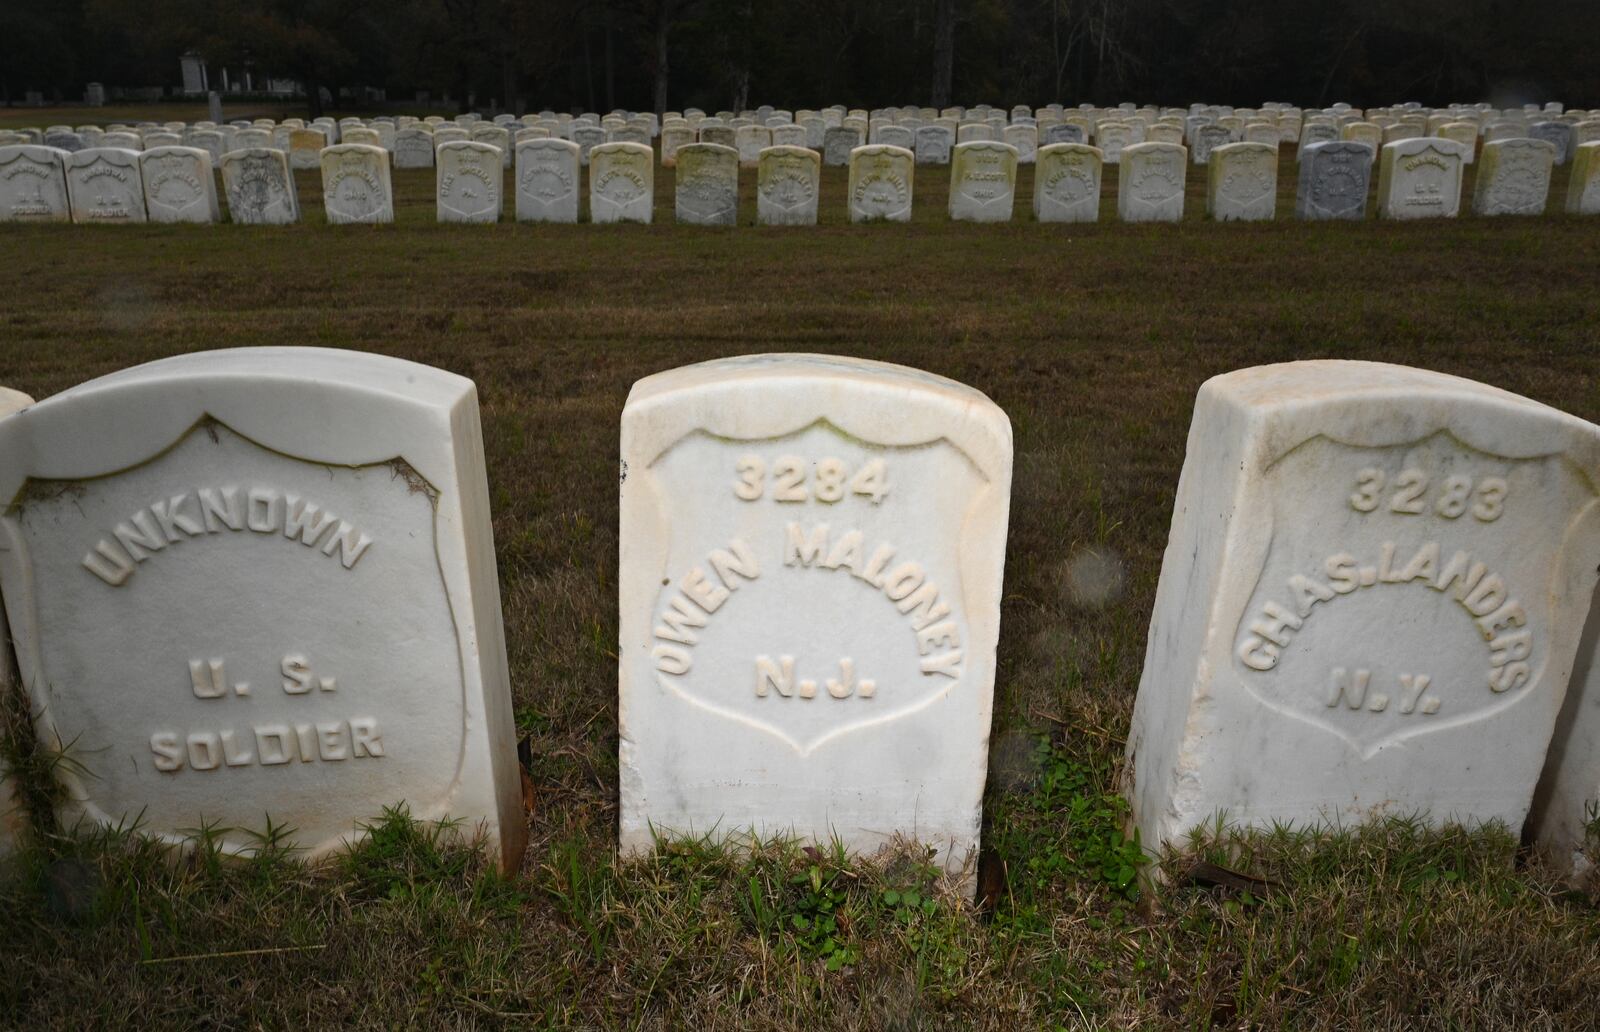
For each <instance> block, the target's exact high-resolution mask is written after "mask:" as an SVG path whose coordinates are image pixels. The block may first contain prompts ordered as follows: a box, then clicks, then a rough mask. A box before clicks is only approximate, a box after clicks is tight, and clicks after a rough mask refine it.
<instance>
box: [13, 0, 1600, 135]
mask: <svg viewBox="0 0 1600 1032" xmlns="http://www.w3.org/2000/svg"><path fill="white" fill-rule="evenodd" d="M1597 45H1600V3H1596V2H1595V0H1524V2H1519V3H1511V2H1509V0H1303V2H1301V3H1295V4H1285V3H1282V2H1281V0H809V2H807V3H802V4H776V3H757V2H756V0H387V2H385V3H381V4H374V3H365V4H353V3H349V2H347V0H51V2H49V3H43V4H41V3H27V2H23V0H9V2H6V3H0V100H3V101H5V102H9V103H15V102H18V101H20V100H21V98H22V96H23V94H24V92H25V91H30V90H38V91H42V92H44V93H45V94H46V95H47V97H49V98H51V99H65V100H76V99H79V98H81V96H82V91H83V86H84V84H85V83H88V82H102V83H105V84H106V85H108V86H174V85H178V83H179V58H180V56H181V55H183V54H185V53H188V52H194V53H197V54H199V55H200V56H201V57H202V58H203V59H204V60H205V61H206V62H207V64H208V66H210V67H211V68H213V69H220V68H223V67H227V68H229V69H230V70H231V71H232V72H233V73H234V74H237V73H238V72H239V71H240V70H241V69H244V68H247V67H248V68H250V69H252V70H253V72H254V73H255V74H256V75H258V76H263V75H270V76H272V77H275V78H286V79H294V80H297V81H299V82H300V83H302V84H303V85H304V86H305V88H306V92H307V95H308V96H307V101H308V106H310V107H311V108H312V109H313V111H314V112H317V111H320V109H321V107H322V104H321V102H320V98H321V97H322V96H323V95H324V91H326V95H328V96H331V97H332V98H334V99H333V106H337V105H338V103H339V101H338V98H339V97H340V94H341V90H343V89H346V88H351V87H361V86H368V87H375V88H380V89H383V90H385V91H387V96H388V98H389V100H390V101H391V102H396V103H409V102H412V101H413V100H414V99H415V98H416V97H417V95H418V94H419V93H422V92H426V93H427V94H429V95H430V97H431V98H433V99H435V100H438V99H440V98H443V97H445V96H448V97H450V98H451V101H452V103H453V105H454V106H455V107H457V108H458V109H460V110H465V109H466V108H467V107H468V106H469V105H471V106H475V107H477V108H479V109H487V108H490V107H494V108H497V109H502V110H513V111H517V110H526V109H538V108H546V107H548V108H553V109H556V110H577V109H583V110H591V111H605V110H610V109H612V108H627V109H630V110H645V111H648V110H652V109H653V110H656V111H658V112H659V111H661V110H664V109H667V108H678V109H681V108H684V107H689V106H697V107H702V108H705V109H707V110H714V109H720V108H731V109H740V108H745V107H748V106H751V105H755V104H761V103H769V104H773V105H775V106H779V107H790V108H794V107H819V106H823V105H827V104H833V103H839V104H848V105H852V106H861V107H875V106H884V105H890V104H931V105H934V106H944V105H947V104H952V103H959V104H975V103H979V102H987V103H992V104H1012V103H1027V104H1045V103H1050V102H1055V101H1059V102H1062V103H1066V104H1069V105H1071V104H1077V103H1080V102H1085V101H1087V102H1092V103H1096V104H1113V103H1117V102H1120V101H1124V100H1137V101H1139V102H1149V103H1158V104H1173V105H1181V104H1187V103H1189V102H1191V101H1196V100H1203V101H1206V102H1211V103H1232V104H1241V105H1243V104H1256V103H1260V102H1261V101H1265V100H1283V101H1289V102H1293V103H1298V104H1303V105H1326V104H1331V103H1333V102H1335V101H1339V100H1345V101H1348V102H1350V103H1354V104H1357V105H1367V104H1380V103H1394V102H1400V101H1407V100H1415V101H1420V102H1422V103H1424V104H1444V103H1448V102H1451V101H1457V100H1465V101H1476V100H1489V101H1491V102H1496V103H1501V104H1512V103H1522V102H1524V101H1542V100H1546V99H1560V100H1564V101H1566V102H1567V103H1569V104H1574V105H1583V106H1591V105H1594V104H1597V103H1600V60H1596V53H1595V50H1596V46H1597Z"/></svg>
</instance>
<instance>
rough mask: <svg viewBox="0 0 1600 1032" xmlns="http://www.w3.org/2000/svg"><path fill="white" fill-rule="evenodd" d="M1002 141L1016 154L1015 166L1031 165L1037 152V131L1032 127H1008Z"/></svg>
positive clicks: (1002, 135)
mask: <svg viewBox="0 0 1600 1032" xmlns="http://www.w3.org/2000/svg"><path fill="white" fill-rule="evenodd" d="M1001 137H1002V139H1003V140H1004V141H1005V142H1006V143H1008V144H1010V145H1011V146H1012V147H1013V148H1014V149H1015V150H1016V152H1017V164H1019V165H1031V164H1033V162H1034V157H1035V155H1037V154H1038V152H1039V130H1038V129H1037V128H1035V127H1034V126H1032V125H1008V126H1006V128H1005V131H1004V132H1003V133H1002V134H1001Z"/></svg>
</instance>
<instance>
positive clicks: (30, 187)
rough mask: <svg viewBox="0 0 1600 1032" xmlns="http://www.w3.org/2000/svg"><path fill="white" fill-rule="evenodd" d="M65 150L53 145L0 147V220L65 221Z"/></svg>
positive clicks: (67, 211)
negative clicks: (57, 148)
mask: <svg viewBox="0 0 1600 1032" xmlns="http://www.w3.org/2000/svg"><path fill="white" fill-rule="evenodd" d="M66 161H67V153H66V151H61V150H56V149H55V148H53V147H35V146H33V145H32V144H25V143H24V144H11V145H9V146H5V147H0V222H67V221H69V220H70V219H71V218H72V207H71V205H70V204H69V202H68V200H67V165H66Z"/></svg>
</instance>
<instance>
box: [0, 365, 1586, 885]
mask: <svg viewBox="0 0 1600 1032" xmlns="http://www.w3.org/2000/svg"><path fill="white" fill-rule="evenodd" d="M308 412H315V413H316V414H317V418H316V419H314V420H313V419H307V418H306V414H307V413H308ZM0 413H9V414H8V415H4V416H3V418H0V495H3V496H5V497H7V498H12V499H15V501H14V502H13V503H12V505H11V507H10V508H9V509H8V511H7V512H6V514H5V516H4V522H5V530H6V533H7V541H8V546H7V548H6V549H5V550H4V551H0V588H3V589H4V602H5V609H6V613H7V615H8V616H9V628H10V632H11V633H10V635H9V639H8V640H9V641H10V642H11V643H14V647H15V650H16V660H17V669H19V670H20V671H21V680H22V683H21V685H20V686H8V685H6V684H4V683H3V681H0V691H16V690H20V691H21V692H22V693H23V695H24V696H25V698H26V699H27V701H28V705H25V706H9V707H7V711H8V712H12V713H16V712H28V713H31V714H34V719H35V722H36V726H35V729H34V730H35V732H36V735H37V741H38V745H37V748H38V749H39V750H41V751H42V752H43V753H44V754H46V755H49V754H54V753H65V754H66V757H67V760H68V761H69V762H59V763H49V762H40V763H37V764H34V765H33V766H34V767H35V768H36V769H39V770H44V769H46V768H48V769H50V770H51V771H53V774H54V776H55V777H56V778H57V779H59V781H60V785H59V786H58V787H59V791H57V792H56V793H54V794H53V795H51V796H50V798H51V799H53V800H54V807H55V808H54V810H53V811H51V812H50V814H49V815H41V819H45V820H50V819H54V821H55V822H56V823H57V824H58V825H59V826H63V827H68V828H70V827H72V826H74V825H76V824H77V823H78V822H88V823H89V824H91V825H93V824H97V823H98V824H106V825H111V826H118V825H119V824H121V823H123V822H125V821H127V820H128V819H129V818H130V817H133V816H135V815H137V816H139V818H140V819H141V821H142V827H143V828H144V830H145V831H146V832H148V833H150V834H154V835H156V836H158V837H160V838H162V839H165V840H167V841H170V842H173V843H174V844H178V843H182V842H183V841H184V840H185V839H186V838H188V837H190V836H192V832H190V831H186V830H185V829H193V828H198V827H209V828H211V829H213V834H212V836H211V838H212V840H213V841H214V842H215V843H218V844H220V845H222V846H223V847H224V848H226V849H232V850H237V851H249V850H250V849H251V848H254V847H257V846H259V845H260V843H261V838H260V833H259V829H260V827H261V822H262V821H263V820H264V819H266V818H268V817H270V818H271V819H272V821H273V822H274V823H275V824H276V825H278V826H279V827H280V828H290V829H294V830H293V831H292V833H290V835H289V837H290V839H291V840H292V841H293V842H295V843H296V844H298V845H300V846H302V847H304V848H305V849H306V850H307V851H308V852H309V853H310V854H311V855H313V856H315V855H319V854H323V853H326V852H329V851H331V850H334V849H336V848H338V847H339V845H340V843H341V842H343V841H346V840H348V839H351V838H357V837H359V835H360V833H361V829H360V822H361V821H362V820H363V819H365V818H367V817H370V816H371V815H372V814H373V813H374V812H376V811H377V810H378V809H380V808H381V807H382V806H384V805H387V804H390V803H393V802H395V801H396V800H401V799H404V800H407V801H409V802H410V803H411V804H412V806H413V810H414V812H415V813H416V815H417V816H419V817H429V818H432V817H440V818H453V819H457V820H459V821H461V822H462V823H463V825H464V826H465V827H467V828H469V829H481V830H482V831H483V832H484V834H485V837H486V841H487V842H488V843H489V844H490V845H491V846H493V847H497V848H498V851H499V858H500V861H501V862H502V863H503V864H505V865H507V866H514V865H515V864H516V862H517V859H518V856H519V854H520V851H521V848H522V843H523V840H524V837H525V834H526V821H525V815H524V813H523V794H522V788H521V784H520V781H519V775H518V761H517V749H516V745H515V734H514V722H513V719H512V704H511V697H510V689H509V680H508V673H507V665H506V649H505V638H504V631H503V627H502V623H501V613H500V603H499V598H498V595H497V590H496V584H497V578H496V563H495V554H494V546H493V539H492V534H491V529H490V528H491V522H490V511H489V501H490V494H489V490H488V484H487V477H486V471H485V465H484V453H483V444H482V441H483V438H482V430H481V428H480V426H479V418H478V405H477V394H476V388H475V387H474V385H473V384H472V383H471V382H470V381H468V380H465V379H463V378H461V377H458V376H455V375H452V374H449V373H446V372H443V371H441V370H437V369H432V368H428V367H425V366H419V365H415V364H412V363H408V362H402V361H400V360H396V359H391V358H387V357H383V356H377V355H365V354H357V353H353V352H343V351H335V350H329V349H309V348H272V349H239V350H234V351H223V352H209V353H204V354H190V355H184V356H179V357H176V358H171V359H166V360H163V361H160V362H156V363H151V364H149V365H146V366H140V367H136V368H134V369H130V370H126V371H124V372H122V373H119V374H116V375H114V376H111V377H108V378H105V379H102V380H99V381H95V382H92V383H90V384H87V385H83V386H82V387H79V388H74V389H71V390H68V391H66V392H64V393H62V394H60V395H57V396H55V397H53V398H50V399H48V400H47V401H45V402H43V403H40V404H37V405H33V404H31V402H30V399H28V398H26V397H24V396H22V395H20V394H17V393H16V392H6V391H0ZM1188 440H1189V448H1188V453H1187V455H1186V458H1185V462H1184V466H1183V472H1182V475H1181V477H1180V478H1179V481H1178V484H1177V489H1176V497H1175V500H1174V506H1173V509H1174V516H1173V521H1172V528H1171V535H1170V540H1169V545H1168V548H1167V552H1166V556H1165V559H1164V560H1163V563H1162V569H1161V577H1160V583H1159V585H1158V588H1157V591H1156V601H1155V611H1154V615H1153V617H1152V619H1151V622H1150V626H1149V636H1148V648H1147V652H1146V656H1145V662H1144V670H1143V676H1142V679H1141V682H1140V686H1139V694H1138V699H1137V703H1136V706H1135V711H1134V716H1133V722H1132V726H1131V728H1130V729H1129V733H1128V738H1127V761H1126V764H1127V765H1126V776H1125V781H1124V784H1123V788H1124V790H1125V792H1126V794H1127V797H1128V799H1129V801H1130V804H1131V811H1132V820H1133V823H1134V825H1135V826H1136V827H1137V828H1138V829H1139V831H1140V834H1141V839H1140V841H1141V842H1142V844H1143V845H1144V846H1145V847H1146V848H1147V849H1150V850H1155V849H1158V848H1159V847H1161V846H1163V845H1168V844H1171V845H1182V844H1183V842H1184V841H1185V840H1186V838H1187V836H1188V835H1189V834H1190V833H1191V832H1193V831H1195V830H1196V829H1202V828H1204V827H1206V826H1208V825H1211V824H1213V823H1214V822H1216V821H1217V820H1218V819H1219V817H1220V818H1222V819H1225V820H1231V821H1234V822H1237V823H1239V824H1242V825H1247V826H1251V827H1272V826H1274V825H1277V824H1294V825H1319V826H1320V825H1333V826H1344V825H1348V824H1350V823H1353V822H1357V821H1361V820H1365V819H1367V818H1370V817H1373V816H1381V815H1383V814H1388V813H1392V814H1397V815H1402V816H1406V817H1408V818H1414V817H1419V816H1420V817H1422V818H1425V819H1427V820H1430V821H1456V822H1462V823H1465V824H1468V825H1475V824H1479V823H1487V822H1501V823H1503V824H1505V825H1507V826H1509V827H1510V828H1512V829H1513V830H1515V829H1519V828H1521V827H1522V825H1523V822H1524V821H1525V820H1526V819H1527V818H1529V816H1530V814H1531V815H1532V824H1531V831H1532V834H1533V837H1534V839H1535V840H1536V841H1538V843H1539V844H1540V845H1541V846H1542V847H1543V848H1544V849H1545V850H1546V851H1547V852H1548V853H1549V854H1550V855H1552V856H1553V857H1554V858H1555V860H1556V862H1557V863H1558V864H1559V865H1560V866H1562V867H1563V868H1564V869H1566V870H1567V871H1569V872H1571V873H1581V872H1582V871H1583V870H1585V869H1586V868H1587V866H1589V865H1590V863H1591V862H1592V859H1593V857H1594V855H1595V852H1596V849H1597V847H1600V842H1597V840H1596V839H1595V837H1594V836H1595V832H1596V827H1595V813H1596V810H1595V808H1594V804H1595V800H1596V799H1597V798H1600V706H1596V705H1594V703H1593V699H1594V695H1595V693H1596V692H1600V665H1596V664H1595V662H1594V661H1595V658H1596V657H1595V655H1594V652H1595V649H1596V641H1595V639H1596V637H1597V636H1596V635H1594V634H1592V633H1591V634H1587V635H1586V634H1585V626H1586V621H1589V620H1593V619H1597V618H1600V614H1590V613H1589V609H1590V602H1591V599H1592V598H1593V597H1594V596H1595V592H1596V586H1597V582H1600V573H1597V570H1596V566H1595V562H1594V556H1595V554H1596V553H1597V552H1600V493H1597V488H1596V484H1597V483H1600V427H1596V426H1594V425H1592V424H1590V423H1587V422H1585V421H1583V420H1580V419H1577V418H1575V417H1572V416H1570V415H1567V414H1565V413H1562V412H1560V411H1557V410H1555V409H1552V408H1548V407H1546V406H1543V405H1538V404H1535V403H1533V402H1530V401H1528V400H1526V399H1523V398H1520V397H1517V396H1515V395H1512V394H1510V393H1508V392H1505V391H1502V390H1499V389H1497V388H1493V387H1489V386H1486V385H1482V384H1478V383H1474V382H1472V381H1467V380H1462V379H1458V378H1455V377H1450V376H1444V375H1441V374H1437V373H1431V372H1427V371H1423V370H1417V369H1409V368H1405V367H1401V366H1392V365H1382V364H1376V363H1366V362H1330V361H1318V362H1298V363H1289V364H1286V365H1279V366H1267V367H1260V368H1253V369H1245V370H1240V371H1237V372H1233V373H1229V374H1225V375H1223V376H1219V377H1216V378H1214V379H1212V380H1210V381H1208V382H1207V383H1205V384H1204V385H1203V386H1202V387H1201V388H1200V391H1199V394H1198V397H1197V400H1196V404H1195V410H1194V416H1193V425H1192V427H1191V431H1190V434H1189V438H1188ZM1012 469H1013V455H1012V435H1011V427H1010V422H1009V420H1008V418H1007V416H1006V414H1005V413H1004V412H1003V411H1002V410H1001V409H1000V408H999V407H998V406H997V405H995V404H994V403H993V402H992V401H991V400H990V399H989V398H987V397H986V396H984V395H983V394H982V393H980V392H979V391H977V390H975V389H973V388H971V387H968V386H966V385H964V384H961V383H957V382H954V381H951V380H947V379H944V378H942V377H938V376H935V375H932V374H929V373H924V372H921V371H919V370H914V369H907V368H903V367H899V366H891V365H886V364H883V363H877V362H866V361H861V360H856V359H850V358H839V357H832V356H819V355H811V356H807V355H754V356H746V357H742V358H735V359H724V360H720V361H716V362H710V363H704V364H701V365H697V366H689V367H685V368H681V369H675V370H669V371H666V372H663V373H659V374H656V375H654V376H651V377H647V378H646V379H644V380H642V381H640V382H639V383H637V384H635V385H634V388H633V390H632V391H631V392H630V394H629V397H628V400H627V403H626V404H625V405H624V406H623V407H622V411H621V464H620V474H621V476H620V487H619V503H620V508H621V518H620V524H619V542H620V552H619V567H618V574H619V579H618V593H619V625H618V628H617V637H616V655H617V658H618V664H619V674H620V688H619V691H620V697H619V708H618V714H619V726H618V734H619V741H620V746H619V779H620V796H621V821H620V840H621V845H622V847H623V849H624V850H627V851H636V850H641V851H642V850H649V849H650V848H651V847H652V846H653V844H654V842H655V839H656V836H657V835H658V834H669V835H670V834H679V833H682V834H694V835H704V834H716V835H727V836H732V835H736V834H738V833H740V832H741V831H742V830H743V829H749V828H753V829H755V830H757V831H759V832H761V833H764V834H772V833H788V834H795V835H798V836H801V837H803V838H808V839H812V840H820V841H828V840H830V839H832V838H837V839H838V840H839V841H842V842H843V843H844V844H845V845H846V846H848V847H849V848H851V849H854V850H859V851H865V852H871V851H873V850H875V849H877V848H879V847H881V846H883V845H885V844H887V843H890V842H892V841H894V840H895V839H896V838H897V837H901V836H903V837H907V838H915V839H918V840H920V841H923V842H925V843H927V844H929V845H931V846H933V847H934V848H935V849H936V850H937V855H938V859H939V861H940V862H942V863H943V864H944V865H945V866H946V867H947V869H948V870H950V871H951V872H952V873H953V874H958V875H962V874H965V875H970V873H971V867H970V865H971V862H972V859H973V857H974V855H975V853H976V850H977V847H978V844H979V843H978V837H979V829H980V827H981V823H982V822H981V812H980V806H981V800H982V798H983V793H984V785H985V778H986V774H987V771H988V769H989V759H988V756H987V745H988V741H989V735H990V723H991V714H992V712H993V694H994V685H995V669H996V668H995V650H996V644H997V641H998V636H999V630H1000V628H999V621H1000V602H1001V598H1002V596H1003V595H1004V594H1006V593H1005V592H1004V591H1003V586H1002V573H1003V570H1004V568H1005V547H1006V537H1007V526H1008V521H1009V510H1010V505H1011V502H1012V492H1011V480H1012ZM1027 496H1028V494H1027V492H1024V493H1023V494H1022V495H1021V497H1022V498H1026V497H1027ZM1552 528H1554V530H1553V529H1552ZM1086 559H1093V560H1095V561H1094V562H1088V563H1086V562H1085V560H1086ZM1057 560H1059V562H1060V564H1061V569H1062V570H1063V576H1064V577H1065V578H1066V580H1067V581H1070V582H1072V583H1073V584H1074V585H1076V586H1075V587H1073V589H1072V590H1073V592H1074V594H1075V597H1081V598H1082V599H1084V600H1085V601H1084V602H1083V604H1086V605H1092V604H1104V603H1105V602H1106V601H1107V592H1106V591H1105V590H1096V591H1090V590H1088V589H1087V587H1085V586H1084V585H1085V584H1087V583H1088V582H1099V583H1104V582H1109V581H1114V580H1116V578H1115V577H1107V576H1105V575H1104V574H1103V573H1101V574H1087V575H1086V574H1085V573H1084V572H1083V571H1084V570H1087V569H1093V568H1096V567H1098V568H1101V569H1102V570H1103V569H1104V567H1105V566H1106V564H1108V563H1114V561H1115V560H1114V559H1113V558H1110V557H1107V556H1104V555H1100V556H1098V558H1097V557H1096V556H1095V555H1091V554H1089V553H1081V554H1077V555H1069V554H1063V555H1061V556H1059V557H1051V561H1052V562H1054V561H1057ZM1080 582H1083V583H1080ZM1016 590H1017V589H1016V588H1015V587H1013V588H1012V591H1013V592H1014V591H1016ZM1096 600H1098V601H1096ZM525 604H529V605H533V606H545V605H549V606H558V605H559V600H558V599H555V598H553V597H552V598H548V599H545V598H534V599H531V600H528V601H527V602H526V603H525ZM552 626H559V624H555V625H552ZM537 647H538V646H537V645H535V648H537ZM10 668H11V665H10V664H9V663H0V673H3V672H4V671H6V670H9V669H10ZM528 690H529V691H530V692H531V693H533V698H532V700H531V703H532V705H533V706H534V708H535V709H536V710H544V709H546V708H547V706H548V705H553V703H551V702H550V697H551V695H552V694H553V693H557V692H560V691H562V690H564V689H563V686H562V685H561V684H560V683H559V682H551V683H548V684H530V686H529V689H528ZM1069 730H1070V729H1069ZM18 751H21V752H26V751H27V750H26V749H25V748H24V749H21V750H16V749H14V750H12V754H15V753H16V752H18ZM1016 760H1017V758H1016V757H1014V756H1013V757H1009V759H1007V760H1006V761H1005V762H1016ZM996 762H1001V760H1000V759H999V758H997V760H996ZM1023 773H1025V772H1023ZM1536 789H1537V792H1536ZM45 795H46V793H36V794H35V798H40V799H42V798H44V797H45ZM5 809H6V808H5V807H4V806H0V811H3V810H5ZM52 815H53V816H52ZM13 821H14V823H16V824H17V825H18V826H20V823H21V822H16V821H15V813H14V812H13ZM253 831H254V832H255V834H254V835H252V832H253ZM280 844H281V843H280ZM967 884H968V886H969V887H970V880H969V881H968V882H967Z"/></svg>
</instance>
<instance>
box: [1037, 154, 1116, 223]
mask: <svg viewBox="0 0 1600 1032" xmlns="http://www.w3.org/2000/svg"><path fill="white" fill-rule="evenodd" d="M1101 165H1102V162H1101V155H1100V148H1098V147H1090V146H1089V145H1087V144H1083V143H1051V144H1046V145H1045V146H1043V147H1040V148H1039V153H1038V155H1037V156H1036V158H1035V161H1034V170H1033V217H1034V218H1035V219H1037V220H1038V221H1040V222H1096V221H1098V220H1099V218H1100V170H1101Z"/></svg>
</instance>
